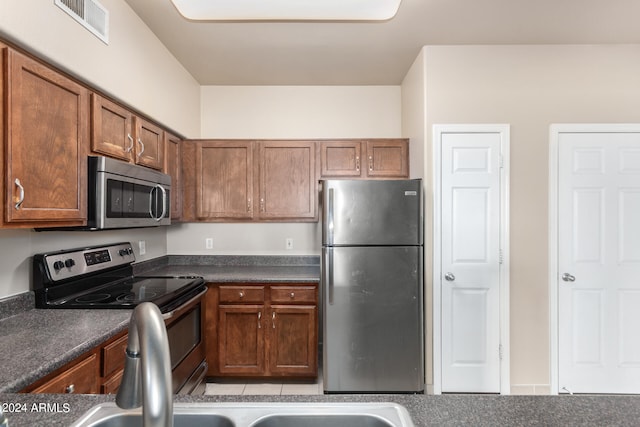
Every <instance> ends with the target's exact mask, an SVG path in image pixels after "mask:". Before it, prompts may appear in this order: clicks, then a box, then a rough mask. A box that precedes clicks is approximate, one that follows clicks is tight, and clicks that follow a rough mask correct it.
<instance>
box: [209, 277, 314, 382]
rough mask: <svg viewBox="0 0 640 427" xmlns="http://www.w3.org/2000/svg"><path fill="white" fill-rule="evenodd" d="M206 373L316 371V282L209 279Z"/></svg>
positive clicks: (309, 374)
mask: <svg viewBox="0 0 640 427" xmlns="http://www.w3.org/2000/svg"><path fill="white" fill-rule="evenodd" d="M209 288H210V289H209V292H208V293H207V298H208V300H207V307H206V318H207V360H208V361H209V372H208V375H209V376H210V377H218V376H225V377H234V376H237V377H309V378H315V377H316V376H317V375H318V362H317V360H318V296H317V295H318V285H317V284H315V283H300V284H281V283H278V284H265V283H260V284H252V283H247V284H233V285H229V284H214V283H211V284H209Z"/></svg>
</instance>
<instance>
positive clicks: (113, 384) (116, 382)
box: [102, 370, 124, 394]
mask: <svg viewBox="0 0 640 427" xmlns="http://www.w3.org/2000/svg"><path fill="white" fill-rule="evenodd" d="M122 374H124V370H120V371H119V372H116V373H115V374H114V375H113V376H112V377H111V378H109V379H108V380H106V381H105V382H104V383H103V384H102V394H116V393H117V392H118V389H119V388H120V382H121V381H122Z"/></svg>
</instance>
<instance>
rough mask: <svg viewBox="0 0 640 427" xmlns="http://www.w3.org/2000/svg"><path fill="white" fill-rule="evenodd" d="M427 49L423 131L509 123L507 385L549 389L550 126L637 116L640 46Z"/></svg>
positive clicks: (639, 113)
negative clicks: (451, 125) (442, 126)
mask: <svg viewBox="0 0 640 427" xmlns="http://www.w3.org/2000/svg"><path fill="white" fill-rule="evenodd" d="M424 55H425V61H426V73H425V76H426V93H427V96H426V99H427V106H426V112H427V114H426V124H427V128H428V129H431V127H432V125H433V124H445V123H446V124H449V123H505V124H510V125H511V194H510V198H511V211H510V212H511V239H510V245H511V289H510V292H511V305H510V309H511V322H510V324H511V383H512V391H513V392H515V393H538V394H544V393H548V392H549V312H548V298H549V295H548V283H547V271H548V259H547V257H548V239H547V234H548V220H547V217H548V212H547V209H548V188H547V187H548V144H549V125H551V124H552V123H581V122H587V123H590V122H596V123H607V122H638V121H640V78H638V76H640V45H622V46H429V47H425V48H424ZM428 137H429V140H430V139H431V135H430V134H429V135H428ZM430 143H431V142H430V141H429V144H430ZM429 168H430V162H427V164H426V165H425V169H429Z"/></svg>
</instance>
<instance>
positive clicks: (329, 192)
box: [327, 188, 334, 245]
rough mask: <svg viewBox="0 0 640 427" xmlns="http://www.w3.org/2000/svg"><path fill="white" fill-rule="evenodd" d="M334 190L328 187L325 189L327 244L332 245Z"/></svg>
mask: <svg viewBox="0 0 640 427" xmlns="http://www.w3.org/2000/svg"><path fill="white" fill-rule="evenodd" d="M333 192H334V190H333V188H329V189H328V190H327V195H328V197H327V244H328V245H333V201H334V198H333V197H334V194H333Z"/></svg>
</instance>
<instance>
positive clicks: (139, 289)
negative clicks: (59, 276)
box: [56, 277, 204, 308]
mask: <svg viewBox="0 0 640 427" xmlns="http://www.w3.org/2000/svg"><path fill="white" fill-rule="evenodd" d="M203 283H204V281H203V280H202V279H200V278H193V277H189V278H182V277H132V278H128V279H124V280H121V281H119V282H117V283H111V284H108V285H105V286H101V287H99V288H96V289H92V290H90V291H87V292H84V293H81V294H76V295H73V296H71V297H69V298H65V299H63V300H61V301H58V302H57V304H56V305H58V306H59V307H60V308H71V307H75V308H132V307H135V306H136V305H138V304H140V303H142V302H147V301H149V302H153V303H155V304H156V305H158V306H159V307H161V308H162V307H163V306H165V305H166V304H169V303H171V302H173V301H175V300H176V299H182V298H181V297H182V296H185V295H188V294H190V293H193V291H194V290H198V289H200V288H202V289H204V288H203V286H204V285H203Z"/></svg>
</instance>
